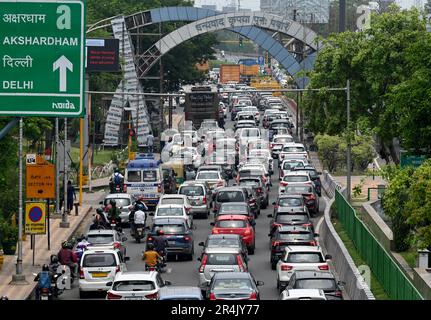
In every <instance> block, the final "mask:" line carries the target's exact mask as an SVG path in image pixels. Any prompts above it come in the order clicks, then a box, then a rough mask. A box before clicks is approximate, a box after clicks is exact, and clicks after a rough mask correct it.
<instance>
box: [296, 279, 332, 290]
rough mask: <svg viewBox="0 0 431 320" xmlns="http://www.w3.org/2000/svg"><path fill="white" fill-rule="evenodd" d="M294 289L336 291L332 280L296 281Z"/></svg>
mask: <svg viewBox="0 0 431 320" xmlns="http://www.w3.org/2000/svg"><path fill="white" fill-rule="evenodd" d="M293 288H294V289H322V290H325V291H333V290H336V289H337V285H336V283H335V280H334V279H325V278H321V279H297V280H296V281H295V285H294V286H293Z"/></svg>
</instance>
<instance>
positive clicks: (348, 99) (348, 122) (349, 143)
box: [346, 80, 352, 202]
mask: <svg viewBox="0 0 431 320" xmlns="http://www.w3.org/2000/svg"><path fill="white" fill-rule="evenodd" d="M346 96H347V157H346V158H347V202H350V199H351V196H350V195H351V183H352V182H351V179H352V178H351V176H352V172H351V170H352V163H351V160H350V158H351V152H352V145H351V141H350V140H351V139H350V138H351V137H350V134H351V132H350V80H347V86H346Z"/></svg>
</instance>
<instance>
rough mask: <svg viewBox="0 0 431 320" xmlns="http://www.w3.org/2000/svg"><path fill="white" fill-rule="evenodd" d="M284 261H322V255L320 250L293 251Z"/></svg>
mask: <svg viewBox="0 0 431 320" xmlns="http://www.w3.org/2000/svg"><path fill="white" fill-rule="evenodd" d="M284 262H290V263H322V262H325V261H324V260H323V257H322V255H321V254H320V253H319V252H291V253H289V254H288V256H287V257H285V259H284Z"/></svg>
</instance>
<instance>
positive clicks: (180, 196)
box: [160, 194, 187, 199]
mask: <svg viewBox="0 0 431 320" xmlns="http://www.w3.org/2000/svg"><path fill="white" fill-rule="evenodd" d="M172 198H178V199H179V198H181V199H187V196H186V195H184V194H164V195H162V196H161V198H160V199H172Z"/></svg>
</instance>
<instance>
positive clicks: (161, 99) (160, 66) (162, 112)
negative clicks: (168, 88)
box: [159, 23, 165, 136]
mask: <svg viewBox="0 0 431 320" xmlns="http://www.w3.org/2000/svg"><path fill="white" fill-rule="evenodd" d="M161 37H162V24H161V23H159V39H161ZM159 50H160V51H161V50H162V45H161V44H160V48H159ZM159 73H160V82H159V91H160V93H163V63H162V57H160V59H159ZM164 103H165V100H164V99H163V97H162V96H160V115H161V120H160V136H161V133H162V132H163V130H164V122H165V111H164V108H163V107H164Z"/></svg>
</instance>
